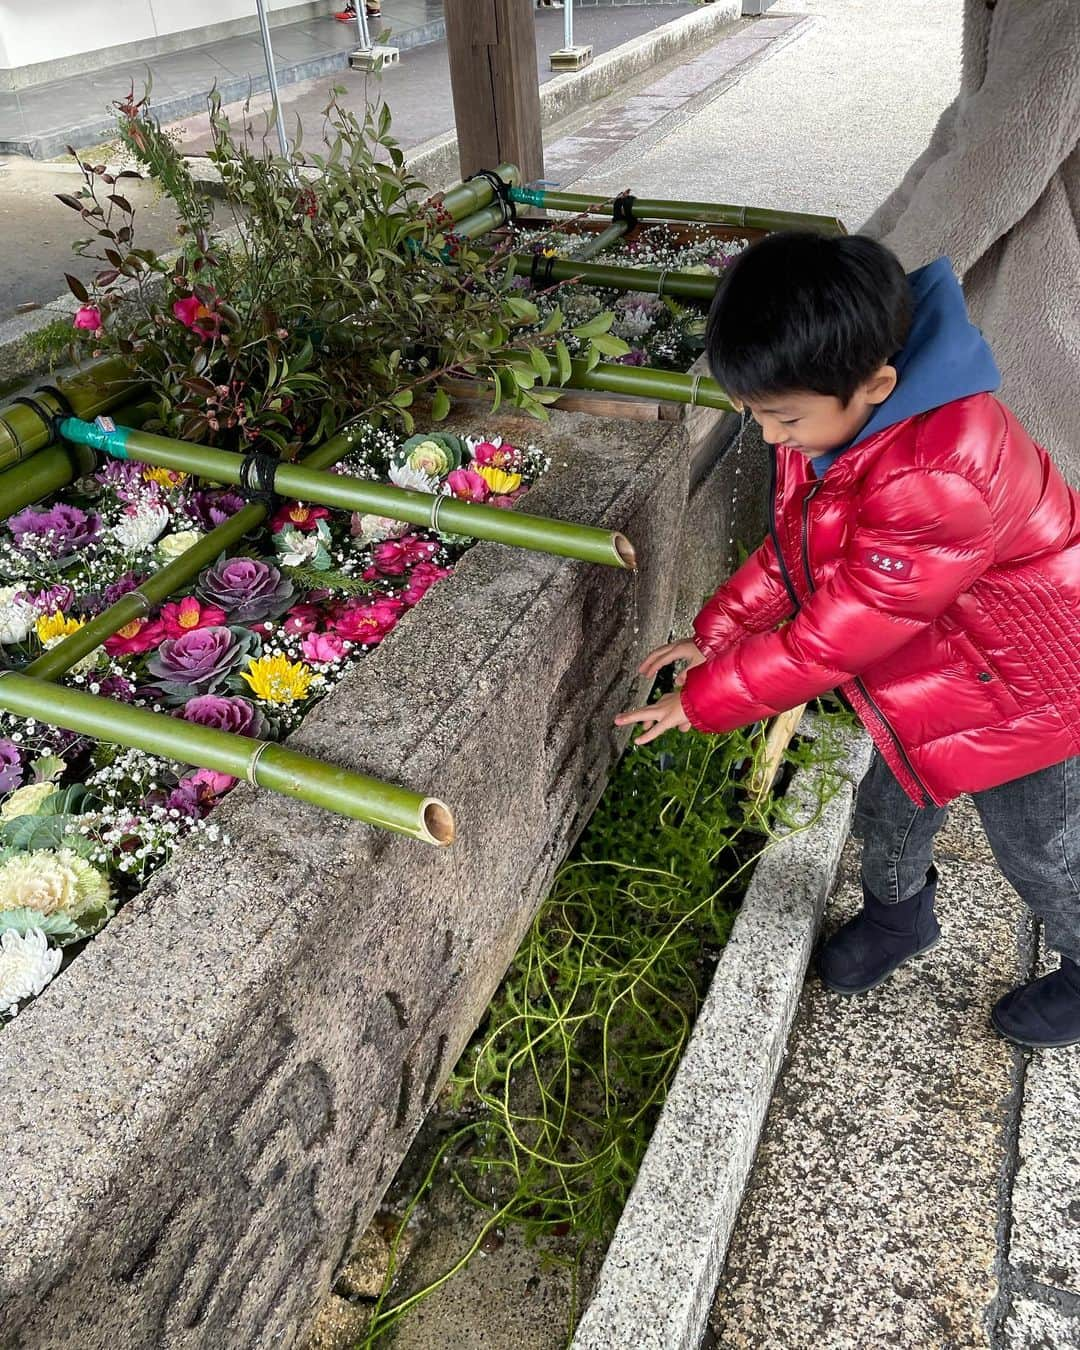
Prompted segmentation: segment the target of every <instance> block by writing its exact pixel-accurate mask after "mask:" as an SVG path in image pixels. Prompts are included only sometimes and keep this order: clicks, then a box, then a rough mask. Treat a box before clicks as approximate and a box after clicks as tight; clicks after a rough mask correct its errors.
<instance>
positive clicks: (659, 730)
mask: <svg viewBox="0 0 1080 1350" xmlns="http://www.w3.org/2000/svg"><path fill="white" fill-rule="evenodd" d="M674 645H678V644H674ZM653 655H654V656H655V655H656V653H655V652H654V653H653ZM702 659H704V658H702ZM632 722H641V723H642V724H643V725H644V726H645V727H647V730H646V731H645V732H644V733H643V734H642V735H641V736H639V737H638V738H637V740H635V742H634V744H635V745H648V744H649V742H650V741H655V740H656V738H657V737H658V736H663V734H664V733H665V732H666V731H674V730H676V729H678V730H679V731H689V730H690V723H689V721H688V720H687V717H686V713H685V712H683V705H682V694H680V693H678V692H673V693H670V694H665V695H664V696H663V698H658V699H657V700H656V702H655V703H650V704H649V706H648V707H647V708H634V709H632V710H631V711H630V712H621V713H619V714H618V715H617V716H616V718H615V725H616V726H617V727H626V726H630V724H631V723H632Z"/></svg>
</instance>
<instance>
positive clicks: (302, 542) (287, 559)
mask: <svg viewBox="0 0 1080 1350" xmlns="http://www.w3.org/2000/svg"><path fill="white" fill-rule="evenodd" d="M274 542H275V545H276V547H277V551H278V560H279V561H280V562H282V563H284V564H285V566H286V567H303V566H304V564H305V563H308V562H310V561H311V560H312V559H313V558H314V557H315V555H316V554H317V553H318V551H319V549H320V548H322V540H321V539H320V538H319V536H318V535H317V534H305V533H304V532H303V530H293V529H285V530H282V531H281V532H280V534H279V535H278V536H277V538H276V540H275V541H274Z"/></svg>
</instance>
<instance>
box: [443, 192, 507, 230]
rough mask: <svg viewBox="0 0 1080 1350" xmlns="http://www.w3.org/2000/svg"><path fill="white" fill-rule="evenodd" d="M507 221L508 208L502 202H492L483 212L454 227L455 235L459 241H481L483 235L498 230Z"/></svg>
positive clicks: (468, 217)
mask: <svg viewBox="0 0 1080 1350" xmlns="http://www.w3.org/2000/svg"><path fill="white" fill-rule="evenodd" d="M506 221H507V214H506V208H505V206H504V205H503V203H502V202H501V201H497V202H492V203H491V205H490V206H485V207H484V208H483V209H482V210H480V211H476V212H474V213H473V214H472V215H471V216H465V217H464V218H463V219H462V220H459V221H458V222H457V223H456V224H455V226H454V234H456V235H457V237H458V238H459V239H479V238H480V236H481V235H482V234H487V233H489V231H491V230H496V229H498V228H499V226H500V225H505V224H506Z"/></svg>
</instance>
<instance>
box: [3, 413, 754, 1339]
mask: <svg viewBox="0 0 1080 1350" xmlns="http://www.w3.org/2000/svg"><path fill="white" fill-rule="evenodd" d="M491 429H492V430H499V431H501V432H502V433H503V434H504V435H508V436H510V437H511V438H512V439H518V440H524V439H533V440H539V441H541V442H543V443H544V444H545V445H546V448H547V449H548V450H549V451H550V453H551V454H552V457H553V460H554V464H553V468H552V471H551V473H550V474H549V475H548V476H547V477H546V478H545V479H544V480H543V482H542V483H541V484H540V485H538V486H537V487H536V488H535V489H534V490H533V492H532V493H531V494H530V497H529V499H528V504H529V509H530V510H533V511H535V512H537V513H538V514H552V515H562V516H566V517H572V518H575V519H580V520H587V521H595V522H602V523H605V524H608V525H610V526H613V527H617V528H619V529H621V530H623V531H625V532H626V533H627V534H628V535H629V536H630V537H631V539H632V540H633V541H634V543H635V544H636V546H637V548H638V554H639V559H640V571H639V573H638V574H637V575H636V576H633V575H631V574H628V573H624V572H619V571H615V570H612V569H607V568H601V567H590V566H587V565H583V564H577V563H573V562H569V561H565V560H560V559H554V558H547V557H541V556H536V555H530V554H526V553H521V552H519V551H511V550H505V549H502V548H499V547H497V546H495V545H480V546H478V547H476V548H475V549H473V550H472V551H471V552H470V553H469V554H468V555H467V556H466V557H465V558H464V559H463V561H462V562H461V563H460V564H459V566H458V568H457V572H456V574H455V576H454V577H453V578H452V579H450V580H449V581H447V582H445V583H444V584H442V585H441V586H439V587H437V588H436V589H435V590H434V591H433V592H432V593H431V594H430V595H429V596H428V597H427V599H425V601H424V603H423V604H422V605H421V606H420V607H419V608H418V609H417V610H416V611H414V612H413V613H412V614H410V615H409V616H408V618H406V619H405V620H404V621H403V622H402V624H401V625H400V627H399V628H398V629H397V630H396V631H395V632H394V634H393V635H392V636H391V637H390V638H389V639H388V640H387V642H386V643H385V644H384V645H383V646H382V648H380V649H379V650H378V651H377V652H376V653H374V654H373V655H372V656H370V657H369V658H368V659H367V660H366V661H365V662H364V663H363V664H362V666H361V667H360V668H358V669H357V670H355V671H354V672H353V673H352V674H351V675H350V676H349V677H348V678H347V680H346V681H345V682H344V683H343V684H342V685H341V686H340V687H339V689H338V690H337V691H336V692H335V694H334V695H333V696H332V697H330V698H328V699H327V700H326V701H325V702H324V703H323V704H322V705H320V706H319V707H318V708H317V709H316V710H315V711H314V712H313V713H312V715H311V716H310V717H309V718H308V719H307V720H306V721H305V723H304V725H303V726H302V728H301V729H300V731H299V732H298V733H297V734H296V735H295V736H294V737H293V738H292V743H293V744H295V745H296V746H297V747H298V748H300V749H303V750H305V751H306V752H308V753H311V754H315V755H321V756H324V757H326V758H329V759H333V760H336V761H338V762H340V763H343V764H345V765H347V766H349V767H350V768H354V769H358V770H361V771H364V772H368V773H373V774H376V775H379V776H382V777H386V778H392V779H395V780H398V781H402V782H405V783H407V784H409V785H410V786H413V787H415V788H419V789H424V790H428V791H431V792H433V793H435V794H437V795H438V796H440V797H442V798H443V799H444V800H446V801H447V802H449V803H450V804H451V805H452V807H453V809H454V811H455V814H456V817H457V825H458V834H459V837H458V842H457V843H456V844H455V845H454V847H453V848H451V849H448V850H441V851H437V850H432V849H428V848H425V847H424V846H422V845H419V844H415V843H412V842H410V841H406V840H403V839H401V838H398V837H396V836H391V835H388V834H385V833H379V832H376V831H374V830H372V829H369V828H367V827H365V826H363V825H360V824H358V823H355V822H351V821H347V820H344V819H341V818H339V817H336V816H333V815H330V814H328V813H325V812H321V811H318V810H316V809H314V808H309V807H306V806H304V805H302V804H300V803H297V802H291V801H288V800H286V799H284V798H280V797H274V796H272V795H270V794H267V793H263V794H256V793H255V792H253V791H252V790H250V789H248V788H246V787H239V788H237V790H236V791H235V792H234V793H233V794H232V795H231V796H230V797H229V798H228V800H227V801H226V802H225V803H224V805H223V806H222V807H221V808H220V809H219V813H218V814H219V818H220V822H221V824H222V825H223V826H224V827H225V828H226V829H227V830H228V833H229V835H230V836H231V839H232V844H231V847H228V848H225V847H222V848H219V849H216V850H213V851H208V852H203V853H195V852H188V853H184V854H182V855H178V856H177V857H176V858H175V859H174V861H173V863H172V864H171V865H170V866H169V867H168V868H166V869H164V870H163V871H162V872H160V873H159V874H158V875H157V876H156V877H155V878H154V879H153V880H152V882H151V883H150V885H149V887H148V888H147V890H146V891H145V893H144V894H143V895H142V896H140V897H139V898H138V899H137V900H135V901H134V902H133V903H132V904H130V905H129V906H128V907H127V908H126V909H125V910H124V911H123V912H122V913H121V914H120V915H119V916H118V917H117V918H116V919H115V920H114V922H113V923H112V924H111V925H110V926H109V927H108V928H107V929H106V930H105V931H104V932H103V933H102V934H101V935H100V936H99V937H98V938H97V939H95V940H94V942H93V943H91V944H90V946H89V947H88V948H87V950H86V951H85V952H84V953H83V954H82V955H81V956H80V957H79V958H78V959H77V960H76V961H75V962H74V963H73V964H72V966H71V968H70V969H69V970H68V971H66V972H65V973H64V974H63V975H61V976H60V977H59V978H58V979H57V980H56V981H55V983H54V984H53V985H52V986H51V987H50V988H49V989H48V990H47V991H46V992H45V994H44V995H43V996H42V997H41V998H40V999H39V1000H38V1001H37V1002H36V1003H35V1004H34V1005H32V1006H31V1007H30V1008H29V1009H27V1010H26V1011H25V1012H24V1013H22V1014H21V1015H20V1016H19V1017H18V1018H17V1019H16V1020H15V1022H14V1023H12V1024H11V1026H10V1027H8V1028H7V1029H5V1030H4V1031H3V1033H2V1034H0V1082H2V1083H3V1085H4V1098H3V1100H4V1167H3V1168H2V1169H0V1346H2V1347H4V1350H60V1348H61V1347H63V1348H64V1350H70V1348H71V1347H73V1346H78V1347H79V1350H106V1348H107V1350H115V1348H116V1347H123V1350H143V1348H144V1347H145V1350H160V1348H161V1347H169V1350H172V1348H173V1347H184V1348H187V1347H206V1348H207V1350H210V1348H211V1347H212V1348H213V1350H222V1347H241V1346H242V1347H245V1350H246V1348H247V1347H261V1346H274V1347H290V1346H294V1345H297V1344H302V1342H303V1339H304V1336H305V1334H306V1331H307V1328H308V1326H309V1323H310V1318H311V1316H312V1314H313V1311H314V1308H315V1305H316V1302H317V1299H318V1297H319V1295H320V1294H321V1293H322V1292H323V1291H324V1290H325V1289H326V1287H327V1286H328V1285H329V1283H330V1281H331V1279H332V1278H333V1276H334V1273H335V1271H336V1269H337V1267H338V1265H339V1264H340V1262H341V1261H342V1260H343V1258H344V1257H345V1256H346V1255H347V1254H348V1252H349V1250H350V1247H351V1245H352V1244H353V1242H354V1240H355V1238H356V1236H357V1235H358V1234H359V1233H360V1232H361V1231H362V1230H363V1228H364V1226H365V1224H366V1222H367V1220H368V1218H369V1216H370V1214H371V1212H372V1211H373V1209H374V1207H375V1205H376V1203H377V1201H378V1198H379V1197H380V1195H381V1192H382V1190H383V1188H384V1187H385V1185H386V1184H387V1182H388V1181H389V1179H390V1178H391V1177H392V1176H393V1174H394V1171H395V1169H396V1167H397V1165H398V1163H399V1161H400V1159H401V1158H402V1157H403V1155H404V1153H405V1151H406V1150H407V1148H408V1145H409V1143H410V1141H411V1140H412V1138H413V1135H414V1134H415V1131H416V1129H417V1128H418V1126H419V1124H420V1121H421V1120H422V1118H423V1115H424V1113H425V1111H426V1110H427V1108H428V1107H429V1105H430V1104H431V1102H432V1100H433V1098H434V1096H435V1094H436V1092H437V1091H438V1089H439V1087H440V1085H441V1084H442V1082H443V1081H444V1079H445V1077H446V1075H447V1073H448V1072H449V1070H450V1068H451V1067H452V1065H453V1063H454V1060H455V1058H456V1056H457V1055H458V1054H459V1052H460V1051H461V1049H462V1048H463V1046H464V1045H465V1043H466V1041H467V1039H468V1038H469V1036H470V1035H471V1033H472V1031H473V1029H474V1027H475V1025H476V1023H477V1020H478V1018H479V1016H480V1014H481V1013H482V1011H483V1008H484V1007H485V1005H486V1003H487V1002H488V1000H489V998H490V996H491V994H492V992H493V990H494V988H495V987H496V985H497V983H498V981H499V979H500V978H501V976H502V973H503V971H504V970H505V968H506V965H507V964H508V962H509V960H510V958H511V956H512V954H513V952H514V951H515V949H516V947H517V946H518V944H519V942H520V940H521V937H522V935H523V933H524V931H525V929H526V927H527V925H528V923H529V920H530V918H531V917H532V914H533V913H534V911H535V908H536V906H537V904H538V903H539V901H540V900H541V899H542V897H543V895H544V893H545V891H546V889H547V887H548V884H549V881H550V878H551V876H552V873H553V871H554V869H555V868H556V866H557V865H558V863H559V861H560V859H561V857H562V856H563V854H564V852H565V850H566V848H567V847H568V846H569V844H570V842H571V841H572V840H573V838H574V837H575V835H576V833H577V831H578V830H579V829H580V827H581V825H582V823H583V822H584V820H585V819H586V818H587V817H588V814H589V812H590V811H591V809H592V807H593V805H594V803H595V801H596V798H597V797H598V795H599V793H600V792H601V790H602V788H603V786H604V783H605V781H606V777H607V774H608V772H609V769H610V767H611V764H612V762H613V760H614V758H615V757H616V755H617V754H618V751H619V749H620V739H619V738H617V737H616V736H615V735H614V733H613V728H612V725H611V718H612V715H613V713H614V712H615V711H616V710H617V709H618V708H619V707H620V706H625V705H626V703H627V700H628V699H630V698H632V697H634V696H635V695H640V693H641V692H642V690H641V688H640V683H638V685H637V687H636V689H635V676H634V674H633V671H634V667H635V666H636V663H637V660H638V659H639V658H640V653H641V652H643V651H644V650H646V649H647V648H648V647H649V646H651V645H653V644H655V643H657V642H659V641H661V640H663V639H665V638H666V637H667V635H668V632H669V630H670V626H671V622H672V614H673V611H674V609H675V607H676V599H677V591H678V589H679V586H680V582H681V583H682V588H683V590H684V592H687V591H688V590H691V589H693V590H696V591H697V592H698V593H699V594H700V593H701V591H703V590H704V589H706V588H707V587H708V586H710V585H712V584H713V583H714V582H715V581H716V580H717V579H718V576H719V574H720V572H721V570H722V564H723V559H722V550H721V549H720V548H715V549H714V548H713V547H712V545H711V541H710V540H709V539H708V538H702V535H701V531H702V530H708V531H709V532H712V533H714V534H715V537H716V539H717V541H720V540H726V538H727V536H728V532H729V531H728V521H727V517H726V515H725V511H724V509H723V503H724V502H726V501H729V500H730V496H731V483H730V482H729V481H728V479H729V477H730V475H731V474H732V473H733V469H732V468H731V467H730V466H732V465H733V462H734V461H733V460H732V459H731V458H730V457H729V459H727V460H725V462H724V465H723V466H722V468H721V470H720V471H719V472H713V473H709V472H706V473H704V476H703V477H700V486H699V487H698V490H697V493H696V494H695V500H694V501H693V503H692V504H691V507H690V509H689V511H688V510H687V497H688V484H689V482H690V478H691V474H690V456H689V452H688V436H687V432H686V429H685V427H683V426H682V425H681V424H670V423H663V422H655V423H611V422H600V421H597V420H590V419H587V418H584V417H581V416H574V415H569V414H556V415H555V416H554V417H553V419H552V423H551V425H550V427H548V428H538V426H537V424H535V423H531V422H527V423H523V422H521V421H520V420H512V419H500V420H498V422H493V423H492V424H491ZM698 476H700V472H699V475H698ZM754 495H755V494H753V493H752V494H751V497H754ZM756 501H757V505H760V494H756ZM688 522H690V523H691V531H690V533H691V535H692V537H693V542H692V544H691V545H690V547H689V549H688V555H687V556H688V557H691V558H692V559H693V563H692V564H690V563H687V564H685V565H684V566H683V568H682V569H681V570H680V568H679V567H678V566H677V562H676V560H677V558H678V556H679V554H680V551H681V545H682V542H683V537H684V531H685V530H686V526H687V523H688ZM694 522H696V524H695V523H694ZM706 574H708V575H706ZM684 603H685V602H684ZM637 628H640V632H635V629H637Z"/></svg>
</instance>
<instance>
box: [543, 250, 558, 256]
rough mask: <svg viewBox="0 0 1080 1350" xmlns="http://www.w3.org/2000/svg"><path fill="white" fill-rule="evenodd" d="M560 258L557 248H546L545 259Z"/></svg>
mask: <svg viewBox="0 0 1080 1350" xmlns="http://www.w3.org/2000/svg"><path fill="white" fill-rule="evenodd" d="M558 256H559V250H558V249H557V248H545V249H544V250H543V257H545V258H557V257H558Z"/></svg>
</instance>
